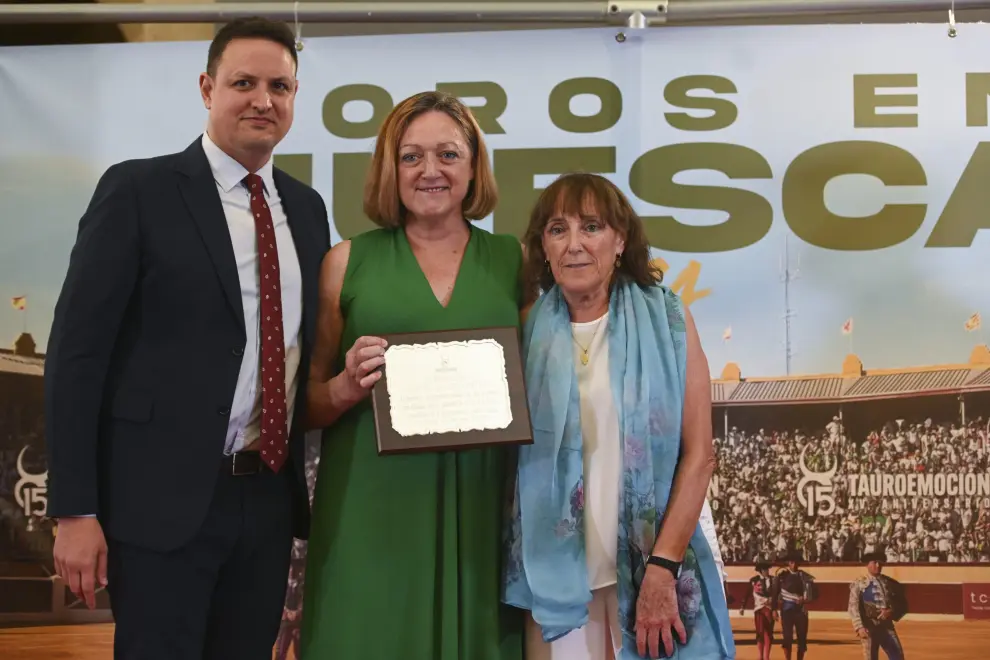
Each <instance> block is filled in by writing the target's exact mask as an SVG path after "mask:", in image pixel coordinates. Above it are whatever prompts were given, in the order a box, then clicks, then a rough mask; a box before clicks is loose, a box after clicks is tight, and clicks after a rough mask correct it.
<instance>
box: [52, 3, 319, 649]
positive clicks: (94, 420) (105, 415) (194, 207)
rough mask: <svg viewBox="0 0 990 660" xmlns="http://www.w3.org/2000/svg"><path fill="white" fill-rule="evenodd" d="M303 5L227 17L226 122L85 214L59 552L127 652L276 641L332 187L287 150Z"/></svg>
mask: <svg viewBox="0 0 990 660" xmlns="http://www.w3.org/2000/svg"><path fill="white" fill-rule="evenodd" d="M297 66H298V61H297V57H296V52H295V39H294V36H293V34H292V32H291V30H289V29H288V27H287V26H285V25H284V24H280V23H273V22H270V21H267V20H263V19H248V20H239V21H235V22H233V23H230V24H229V25H227V26H226V27H224V28H223V29H222V30H221V31H220V32H218V34H217V35H216V38H215V39H214V41H213V43H212V45H211V46H210V50H209V55H208V60H207V68H206V73H204V74H203V75H202V76H201V77H200V89H201V93H202V97H203V102H204V105H205V106H206V108H207V109H208V111H209V121H208V124H207V130H206V132H205V133H204V134H203V135H202V136H200V137H199V138H197V139H196V140H195V141H194V142H193V143H192V144H191V145H190V146H189V147H188V148H187V149H186V150H185V151H183V152H181V153H177V154H171V155H167V156H161V157H157V158H150V159H143V160H132V161H127V162H123V163H118V164H116V165H113V166H112V167H110V168H109V169H108V170H107V171H106V173H105V174H104V175H103V177H102V178H101V179H100V181H99V183H98V185H97V187H96V191H95V193H94V195H93V198H92V200H91V202H90V204H89V207H88V208H87V209H86V212H85V214H84V215H83V216H82V219H81V220H80V222H79V231H78V236H77V238H76V243H75V246H74V248H73V250H72V254H71V257H70V260H69V268H68V272H67V274H66V278H65V282H64V284H63V287H62V292H61V294H60V296H59V299H58V303H57V305H56V307H55V318H54V323H53V326H52V330H51V339H50V342H49V345H48V355H47V363H46V369H45V406H46V417H45V420H46V433H47V450H48V470H49V480H50V482H49V488H50V490H49V497H50V499H49V515H50V516H52V517H53V518H56V519H57V520H58V528H57V530H58V531H57V536H56V541H55V549H54V559H55V568H56V571H57V573H58V574H59V575H60V576H61V578H62V579H63V580H65V581H66V582H67V583H68V585H69V586H70V588H71V589H72V591H73V592H74V593H76V594H77V595H78V596H79V597H80V598H83V599H85V601H86V602H87V604H88V605H89V606H90V607H93V605H94V591H95V587H96V585H97V584H105V585H106V586H107V591H108V593H109V595H110V602H111V607H112V610H113V614H114V619H115V621H116V633H115V640H114V647H115V652H114V657H115V658H122V659H126V660H131V659H134V660H138V659H140V660H157V659H159V658H161V659H166V658H167V659H169V660H191V659H194V658H196V659H199V658H207V659H209V660H218V659H223V658H231V659H233V658H236V659H237V660H253V659H255V658H257V659H258V660H261V659H262V658H264V659H265V660H270V658H271V652H272V647H273V644H274V642H275V639H276V636H277V634H278V629H279V622H280V618H281V614H282V605H283V601H284V597H285V590H286V584H287V576H288V569H289V560H290V552H291V547H292V540H293V537H294V536H295V537H298V538H306V537H307V534H308V527H309V501H308V498H307V493H306V480H305V474H304V467H305V466H304V464H303V463H304V451H303V449H304V448H303V430H304V417H305V414H306V411H305V409H304V407H305V400H306V391H305V390H306V382H307V379H308V371H309V370H308V366H309V355H310V351H311V348H312V344H313V339H314V335H315V328H316V314H317V303H318V294H317V288H318V276H319V270H320V263H321V260H322V258H323V256H324V254H325V253H326V252H327V250H329V248H330V232H329V223H328V219H327V212H326V206H325V204H324V202H323V200H322V198H321V197H320V195H319V194H318V193H317V192H316V191H314V190H313V189H312V188H310V187H308V186H306V185H304V184H302V183H300V182H299V181H296V180H295V179H293V178H291V177H290V176H289V175H288V174H286V173H285V172H282V171H280V170H278V169H275V168H274V167H273V165H272V151H273V149H274V148H275V146H276V145H277V144H278V143H279V141H280V140H281V139H282V138H283V137H284V136H285V134H286V132H288V130H289V127H290V126H291V124H292V117H293V102H294V99H295V94H296V88H297V83H296V71H297Z"/></svg>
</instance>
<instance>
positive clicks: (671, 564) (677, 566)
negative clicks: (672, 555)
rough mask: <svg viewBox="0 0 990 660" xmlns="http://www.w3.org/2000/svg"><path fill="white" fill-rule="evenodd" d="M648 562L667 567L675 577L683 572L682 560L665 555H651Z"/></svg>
mask: <svg viewBox="0 0 990 660" xmlns="http://www.w3.org/2000/svg"><path fill="white" fill-rule="evenodd" d="M646 563H647V564H653V565H654V566H659V567H661V568H666V569H667V570H668V571H670V572H671V574H672V575H673V576H674V577H675V578H676V577H679V576H680V574H681V562H679V561H674V560H672V559H665V558H664V557H657V556H656V555H650V558H649V559H647V560H646Z"/></svg>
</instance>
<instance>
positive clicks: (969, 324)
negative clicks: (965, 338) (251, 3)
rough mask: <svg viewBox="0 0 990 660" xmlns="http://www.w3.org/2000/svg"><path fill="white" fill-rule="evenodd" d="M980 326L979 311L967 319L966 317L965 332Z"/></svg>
mask: <svg viewBox="0 0 990 660" xmlns="http://www.w3.org/2000/svg"><path fill="white" fill-rule="evenodd" d="M981 326H982V320H981V319H980V313H979V312H976V313H975V314H973V315H972V316H970V317H969V318H968V319H966V324H965V328H966V332H973V330H979V329H980V327H981Z"/></svg>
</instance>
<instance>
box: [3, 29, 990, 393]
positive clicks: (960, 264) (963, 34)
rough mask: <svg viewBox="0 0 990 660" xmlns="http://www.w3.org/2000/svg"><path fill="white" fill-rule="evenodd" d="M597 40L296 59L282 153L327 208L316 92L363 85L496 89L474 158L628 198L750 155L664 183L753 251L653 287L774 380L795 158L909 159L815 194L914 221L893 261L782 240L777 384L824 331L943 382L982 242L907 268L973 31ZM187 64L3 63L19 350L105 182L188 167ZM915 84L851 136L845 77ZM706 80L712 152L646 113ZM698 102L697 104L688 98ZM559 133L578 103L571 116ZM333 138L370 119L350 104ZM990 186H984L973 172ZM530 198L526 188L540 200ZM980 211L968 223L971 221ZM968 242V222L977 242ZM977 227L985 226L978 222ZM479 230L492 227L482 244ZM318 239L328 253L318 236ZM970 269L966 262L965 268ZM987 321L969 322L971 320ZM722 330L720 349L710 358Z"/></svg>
mask: <svg viewBox="0 0 990 660" xmlns="http://www.w3.org/2000/svg"><path fill="white" fill-rule="evenodd" d="M616 32H617V30H615V29H592V30H582V31H569V30H562V31H523V32H517V33H504V32H502V33H495V32H490V33H477V34H441V35H407V36H394V35H389V36H381V37H378V36H372V37H353V38H325V39H310V40H308V41H307V42H306V45H305V49H304V50H303V51H302V52H301V53H300V54H299V55H300V60H301V62H300V72H299V77H300V80H301V89H300V92H299V96H298V99H297V103H296V119H295V124H294V126H293V128H292V130H291V131H290V133H289V135H288V136H287V138H286V139H285V141H284V142H283V143H282V145H281V146H280V147H279V150H278V151H279V153H312V154H313V184H314V186H315V187H316V188H317V189H318V190H319V191H320V192H321V193H322V194H323V196H324V198H325V199H326V201H327V205H328V207H329V208H332V202H333V184H332V182H333V176H334V173H333V164H332V160H333V154H334V153H335V152H355V151H370V150H371V147H372V140H370V139H362V140H347V139H341V138H339V137H336V136H334V135H332V134H331V133H330V132H328V131H327V129H326V128H325V127H324V124H323V120H322V105H323V99H324V97H325V96H326V94H327V93H328V92H329V91H330V90H332V89H333V88H335V87H339V86H341V85H347V84H352V83H364V84H369V83H370V84H375V85H379V86H381V87H383V88H385V89H386V90H388V92H389V93H390V95H391V96H392V99H393V100H394V101H396V102H397V101H398V100H401V99H402V98H404V97H406V96H408V95H411V94H413V93H416V92H419V91H422V90H424V89H430V88H433V87H434V86H435V85H436V84H437V83H438V82H458V81H492V82H496V83H498V84H499V85H501V86H502V88H504V89H505V91H506V93H507V95H508V106H507V109H506V111H505V113H504V114H503V115H502V116H501V117H500V119H499V121H500V123H501V125H502V126H503V127H504V128H505V130H506V132H505V133H504V134H494V135H489V136H488V137H487V139H488V142H489V145H490V147H491V148H492V149H493V150H499V149H504V148H521V147H578V146H614V147H616V150H617V151H616V154H617V155H616V160H617V172H616V174H614V175H610V176H612V177H613V179H614V180H615V181H616V182H617V183H618V184H619V185H620V186H621V187H622V188H623V189H624V190H626V192H627V193H628V192H630V189H629V176H628V172H629V168H630V167H631V165H632V164H633V162H634V161H635V160H636V158H638V157H639V156H640V155H642V154H643V153H645V152H647V151H648V150H650V149H652V148H655V147H659V146H663V145H667V144H671V143H678V142H696V141H709V142H720V143H722V142H724V143H734V144H739V145H744V146H746V147H750V148H752V149H755V150H756V151H758V152H759V153H760V154H762V156H763V157H764V158H765V159H766V160H767V162H768V163H769V165H770V166H771V169H772V172H773V177H772V179H750V180H735V181H730V180H729V179H728V178H727V177H726V176H725V175H724V174H721V173H718V172H713V171H693V172H685V173H681V174H679V175H677V177H676V178H675V180H676V181H678V182H680V183H694V184H709V185H713V184H714V185H731V186H734V187H737V188H743V189H748V190H752V191H756V192H758V193H759V194H760V195H762V196H763V197H765V198H766V199H767V200H768V201H769V203H770V205H771V206H772V207H773V210H774V218H773V225H772V228H771V230H770V232H769V233H768V234H767V235H766V236H764V237H763V238H762V239H761V240H760V241H759V242H757V243H756V244H754V245H750V246H748V247H745V248H742V249H738V250H734V251H729V252H719V253H708V254H695V255H692V254H685V253H675V252H670V251H663V252H660V253H659V254H662V256H663V257H664V258H665V259H666V261H667V262H668V263H669V264H670V267H671V270H670V272H669V273H668V277H669V278H670V280H671V281H672V280H673V278H674V277H675V276H676V275H677V273H679V272H680V271H681V270H682V269H683V268H684V267H685V266H687V264H688V263H689V261H690V260H692V259H694V260H696V261H698V262H700V264H701V273H700V277H699V280H698V283H697V288H698V289H704V288H709V289H711V294H710V295H709V296H708V297H706V298H703V299H701V300H700V301H698V302H697V303H695V304H694V305H693V307H692V309H693V310H695V314H696V316H697V317H698V322H699V324H700V329H701V332H702V340H703V341H704V343H705V346H706V349H707V350H708V352H709V359H710V362H711V364H712V372H713V375H715V376H717V375H718V373H719V372H720V371H721V369H722V366H723V365H724V364H725V363H726V362H727V361H729V360H735V361H737V362H740V363H741V366H742V368H743V373H744V375H767V376H772V375H781V374H783V373H784V372H785V357H784V356H785V351H784V345H783V320H782V317H783V315H784V311H785V310H784V302H783V293H782V286H781V282H780V275H781V261H782V257H781V255H782V251H783V245H784V240H783V237H784V235H785V233H788V225H787V223H786V221H785V218H784V217H783V214H782V210H781V192H780V191H781V184H782V179H783V177H784V173H785V171H786V169H787V167H788V165H789V164H790V163H791V161H792V160H793V159H794V158H795V157H796V156H797V155H798V154H800V153H801V152H803V151H804V150H806V149H808V148H810V147H813V146H816V145H820V144H823V143H826V142H835V141H839V140H878V141H882V142H886V143H890V144H894V145H897V146H899V147H902V148H904V149H906V150H908V151H909V152H910V153H911V154H913V155H914V157H915V158H917V159H918V161H919V162H920V163H921V164H922V166H923V168H924V171H925V173H926V175H927V181H928V182H927V185H925V186H918V187H901V188H884V187H883V186H882V185H881V184H880V183H879V181H878V180H876V179H872V178H870V177H863V176H849V177H844V178H840V179H836V180H834V181H833V182H832V183H830V184H829V186H828V187H827V189H826V202H827V204H828V206H829V207H830V208H831V209H832V210H833V211H834V212H836V213H840V214H846V215H869V214H872V213H875V212H877V211H878V210H879V209H880V208H881V206H882V205H883V204H884V203H891V202H899V203H924V204H927V205H928V212H927V216H926V219H925V222H924V224H923V226H922V227H921V228H920V229H919V230H918V231H917V232H916V233H915V234H914V235H913V236H911V237H910V238H909V239H908V240H906V241H904V242H903V243H901V244H899V245H896V246H895V247H891V248H887V249H883V250H874V251H859V252H839V251H832V250H825V249H821V248H817V247H813V246H810V245H808V244H806V243H803V242H802V241H800V240H799V239H797V238H795V237H793V236H792V237H791V239H790V249H791V258H792V265H796V264H797V263H798V260H799V263H800V278H799V279H798V280H797V281H796V282H794V283H793V284H792V292H791V296H792V303H793V307H794V309H793V311H795V312H796V316H795V317H794V318H793V319H792V328H793V330H792V333H793V334H792V338H793V341H794V344H793V346H792V349H793V352H794V361H793V371H794V372H796V373H801V372H805V373H809V372H810V373H820V372H835V371H837V370H838V369H839V367H840V365H841V361H842V358H843V357H844V355H845V354H846V353H847V352H848V351H849V349H850V344H849V341H848V338H847V337H844V336H842V334H841V332H840V327H841V325H842V323H843V322H844V321H845V320H846V319H847V318H849V317H854V318H855V347H854V348H855V352H856V353H857V354H859V355H860V357H862V358H863V361H864V363H865V364H866V365H867V366H868V367H874V368H876V367H892V368H893V367H904V366H909V365H913V364H940V363H961V362H965V361H966V360H968V356H969V352H970V350H971V348H972V346H973V345H974V344H975V343H976V341H975V340H977V339H978V337H977V336H975V335H973V334H966V333H965V332H964V331H963V324H964V322H965V320H966V319H967V318H968V317H969V316H970V315H971V314H972V313H974V312H976V311H979V309H980V307H981V306H985V305H986V304H987V299H988V294H990V277H987V274H988V270H990V267H988V266H986V265H984V263H985V255H986V254H988V253H990V250H988V248H990V231H983V232H979V233H978V234H977V236H976V239H975V241H974V242H973V244H972V246H971V247H969V248H968V249H962V248H946V249H937V248H925V247H924V243H925V241H926V240H927V238H928V236H929V234H930V233H931V231H932V228H933V226H934V224H935V222H936V221H937V219H938V216H939V214H940V213H941V211H942V209H943V207H944V205H945V203H946V201H947V200H948V198H949V195H950V194H951V193H952V191H953V188H954V187H955V185H956V183H957V182H958V180H959V178H960V175H961V174H962V172H963V170H964V168H965V167H966V165H967V162H968V161H969V159H970V157H971V156H972V155H973V152H974V149H975V148H976V146H977V144H978V143H979V142H980V140H982V139H984V137H985V136H986V135H987V134H988V129H987V127H986V126H974V127H967V126H966V90H965V84H966V74H967V72H981V71H990V57H988V53H990V51H988V50H987V47H986V44H987V43H990V25H961V26H960V29H959V36H958V37H957V38H956V39H949V38H948V37H947V36H946V31H945V26H944V25H920V24H919V25H863V26H856V25H842V26H801V27H797V26H787V27H745V28H742V27H740V28H677V29H662V30H655V31H645V32H642V33H638V34H637V33H631V34H630V37H629V38H628V40H627V41H626V42H625V43H618V42H617V41H616V40H615V38H614V36H615V34H616ZM206 50H207V44H206V43H149V44H113V45H95V46H64V47H28V48H4V49H0V123H2V126H3V139H2V141H0V204H2V208H3V219H2V224H0V229H2V232H3V241H2V246H0V282H3V283H4V286H5V287H9V288H10V289H11V290H10V295H11V296H14V295H27V296H28V299H29V312H28V313H29V314H30V317H29V318H30V324H29V325H30V329H31V330H32V332H33V333H34V335H35V338H36V339H37V340H38V344H39V350H43V347H44V346H45V343H46V342H47V327H48V324H49V322H50V316H51V308H52V306H53V304H54V300H55V297H56V295H57V291H58V288H59V286H60V284H61V279H62V276H63V274H64V268H65V263H66V259H67V256H68V251H69V249H70V247H71V243H72V240H73V238H74V233H75V226H76V223H77V222H78V218H79V215H80V214H81V213H82V211H83V209H84V207H85V204H86V203H87V201H88V199H89V196H90V194H91V192H92V188H93V185H94V184H95V181H96V179H97V178H98V176H99V175H100V174H101V173H102V171H103V170H104V169H105V168H106V167H107V166H109V165H110V164H111V163H113V162H116V161H119V160H123V159H127V158H138V157H145V156H153V155H157V154H161V153H168V152H173V151H178V150H181V149H183V148H184V147H185V146H187V145H188V144H189V143H190V142H191V141H192V140H193V139H194V138H195V137H196V135H197V134H198V133H199V132H200V131H201V130H202V129H203V128H204V125H205V119H206V114H205V110H204V109H203V106H202V103H201V100H200V98H199V92H198V89H197V77H198V75H199V73H200V72H201V70H202V69H203V68H204V66H205V60H206ZM891 73H916V74H917V76H918V87H917V89H916V90H885V91H886V93H895V92H900V93H916V94H917V96H918V100H917V109H908V110H905V109H887V110H881V111H880V112H916V113H917V114H918V116H919V120H918V127H917V128H874V129H862V128H860V129H857V128H854V126H853V75H854V74H891ZM700 74H705V75H718V76H724V77H727V78H729V79H731V80H732V81H733V82H734V84H735V86H736V88H737V90H738V91H737V93H736V94H732V95H726V98H730V99H731V100H732V101H733V102H734V103H735V104H736V106H737V108H738V118H737V120H736V121H735V123H733V124H732V125H731V126H729V127H727V128H724V129H721V130H716V131H707V132H706V131H681V130H677V129H674V128H671V127H670V126H669V125H668V123H667V121H666V120H665V117H664V113H665V112H669V111H673V112H688V113H689V114H691V115H694V116H699V117H700V116H705V115H707V114H710V113H709V112H708V111H706V110H684V109H681V108H677V107H674V106H672V105H671V104H669V103H667V102H666V101H665V100H664V88H665V86H666V85H667V83H668V82H669V81H671V80H673V79H675V78H677V77H680V76H686V75H700ZM589 76H593V77H601V78H605V79H608V80H611V81H612V82H614V83H615V84H616V85H617V86H618V87H619V89H620V90H621V92H622V96H623V112H622V117H621V119H620V120H619V121H618V123H617V124H616V126H615V127H613V128H611V129H609V130H606V131H603V132H600V133H591V134H573V133H567V132H565V131H562V130H560V129H559V128H557V127H556V126H555V125H554V124H553V123H552V122H551V120H550V118H549V115H548V111H547V104H548V100H547V99H548V95H549V93H550V91H551V89H552V88H553V87H554V86H555V85H556V84H558V83H560V82H561V81H563V80H566V79H568V78H575V77H589ZM698 94H699V95H709V96H710V95H711V94H710V93H706V92H699V93H698ZM572 108H573V109H574V111H575V112H577V113H578V114H592V113H594V112H595V111H596V109H597V101H595V100H594V99H591V100H589V99H588V98H587V97H579V98H577V99H575V101H574V103H573V104H572ZM345 114H346V116H347V117H348V118H350V119H352V120H362V119H366V118H367V117H369V116H370V109H369V106H368V105H367V104H361V103H352V104H350V105H349V106H348V107H347V109H346V113H345ZM988 176H990V172H988ZM547 178H548V177H538V179H537V184H538V185H542V184H543V183H544V182H545V181H546V180H547ZM634 202H635V206H636V208H637V209H638V210H639V211H640V212H641V213H643V214H647V215H649V214H654V215H657V214H665V213H669V214H673V215H675V217H676V218H677V219H678V220H679V221H681V222H683V223H688V224H716V223H718V222H721V221H722V220H724V219H725V217H726V216H725V214H724V213H722V212H718V211H697V210H694V211H691V210H683V209H680V210H679V209H665V208H660V207H656V206H652V205H650V204H648V203H646V202H645V201H643V200H640V199H635V198H634ZM986 212H987V211H986V206H983V207H982V208H973V209H972V213H973V214H974V216H979V217H982V216H983V215H984V214H986ZM983 222H985V221H983ZM985 223H986V222H985ZM482 226H485V227H487V228H491V226H492V225H491V218H489V219H487V220H486V221H485V222H483V223H482ZM334 239H335V240H336V239H337V236H336V232H335V236H334ZM981 255H982V256H981ZM987 311H990V310H987V309H986V307H984V316H986V312H987ZM21 322H22V317H21V316H20V315H18V314H17V313H16V312H13V311H9V310H8V311H6V312H4V313H0V337H11V336H13V335H14V334H16V332H19V331H20V325H21ZM729 326H731V327H732V333H733V339H732V341H731V342H729V343H728V344H725V343H723V342H722V333H723V331H724V329H725V328H727V327H729Z"/></svg>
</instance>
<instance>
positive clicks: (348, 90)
mask: <svg viewBox="0 0 990 660" xmlns="http://www.w3.org/2000/svg"><path fill="white" fill-rule="evenodd" d="M351 101H366V102H367V103H370V104H371V108H372V112H371V118H370V119H367V120H366V121H348V120H347V119H344V106H345V105H347V104H348V103H350V102H351ZM392 107H393V103H392V97H391V96H390V95H389V93H388V92H387V91H385V90H384V89H382V88H381V87H379V86H378V85H358V84H355V85H343V86H341V87H337V88H335V89H332V90H330V92H329V93H328V94H327V95H326V97H325V98H324V99H323V125H324V126H325V127H326V129H327V130H328V131H330V132H331V133H333V134H334V135H336V136H337V137H342V138H346V139H349V140H363V139H366V138H373V137H375V136H376V135H377V134H378V129H379V127H381V125H382V122H384V121H385V117H387V116H388V113H389V112H391V111H392Z"/></svg>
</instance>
